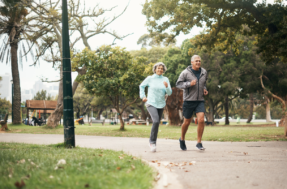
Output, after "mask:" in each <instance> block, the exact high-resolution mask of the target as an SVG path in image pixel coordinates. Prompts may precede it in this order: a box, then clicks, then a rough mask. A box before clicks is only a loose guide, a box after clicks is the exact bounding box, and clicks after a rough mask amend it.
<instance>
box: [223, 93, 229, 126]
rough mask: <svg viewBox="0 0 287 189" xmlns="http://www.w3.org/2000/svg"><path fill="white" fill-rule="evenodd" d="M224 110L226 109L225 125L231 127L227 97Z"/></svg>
mask: <svg viewBox="0 0 287 189" xmlns="http://www.w3.org/2000/svg"><path fill="white" fill-rule="evenodd" d="M224 109H225V125H229V119H228V118H229V112H228V111H229V110H228V96H226V97H225V102H224Z"/></svg>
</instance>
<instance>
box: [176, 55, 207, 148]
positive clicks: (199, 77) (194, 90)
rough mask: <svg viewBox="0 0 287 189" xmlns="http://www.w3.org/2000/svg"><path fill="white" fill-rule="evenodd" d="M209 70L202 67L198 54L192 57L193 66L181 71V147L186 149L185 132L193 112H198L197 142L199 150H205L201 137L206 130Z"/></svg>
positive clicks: (178, 86) (179, 85)
mask: <svg viewBox="0 0 287 189" xmlns="http://www.w3.org/2000/svg"><path fill="white" fill-rule="evenodd" d="M206 80H207V71H206V70H205V69H204V68H201V58H200V56H198V55H193V56H192V57H191V66H188V67H187V68H186V69H185V70H184V71H182V72H181V74H180V76H179V78H178V80H177V82H176V87H177V88H180V89H184V92H183V117H184V121H183V124H182V126H181V137H180V138H179V143H180V148H181V149H182V150H186V145H185V134H186V132H187V130H188V127H189V124H190V122H191V119H192V115H193V112H195V113H196V117H197V121H198V126H197V144H196V147H197V148H198V149H199V150H204V149H205V148H204V147H203V146H202V143H201V138H202V135H203V131H204V112H205V108H204V97H203V95H207V94H208V91H207V89H206Z"/></svg>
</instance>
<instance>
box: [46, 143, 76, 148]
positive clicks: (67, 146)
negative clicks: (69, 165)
mask: <svg viewBox="0 0 287 189" xmlns="http://www.w3.org/2000/svg"><path fill="white" fill-rule="evenodd" d="M48 147H52V148H75V147H73V146H71V145H67V144H66V143H65V142H62V143H58V144H50V145H48Z"/></svg>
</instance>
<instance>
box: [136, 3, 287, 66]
mask: <svg viewBox="0 0 287 189" xmlns="http://www.w3.org/2000/svg"><path fill="white" fill-rule="evenodd" d="M286 9H287V8H286V6H284V5H283V3H280V2H277V3H274V4H268V5H266V4H265V2H264V1H263V2H262V1H259V0H246V1H242V0H234V1H227V0H224V1H222V0H182V1H179V0H151V1H146V3H145V4H144V8H143V11H142V13H143V14H144V15H146V17H147V23H146V24H147V26H148V30H149V32H150V34H151V35H152V34H154V35H155V36H154V37H155V38H157V40H158V41H162V40H165V41H167V42H168V41H171V39H173V38H174V37H175V36H177V35H179V34H180V33H181V32H182V33H184V34H187V33H189V32H190V30H191V29H192V28H193V27H194V26H198V27H203V26H204V25H205V26H206V31H205V32H204V33H202V35H201V36H200V38H201V43H200V44H201V46H202V45H206V47H207V48H208V49H213V48H215V47H217V46H221V50H222V51H224V50H227V49H228V48H229V46H230V44H232V43H234V39H235V35H236V32H238V31H240V30H242V29H244V26H245V25H246V26H248V28H249V29H244V34H245V35H257V41H258V42H257V43H256V44H257V47H258V51H257V52H258V53H261V54H262V56H263V57H264V59H265V60H266V61H267V62H271V61H272V60H274V59H276V58H277V57H282V60H283V61H284V62H286V61H287V60H286V58H287V49H286V44H287V37H286V36H287V30H286V16H287V11H286ZM166 31H170V32H171V35H169V36H165V35H164V33H165V32H166ZM235 43H236V42H235ZM234 50H236V45H235V48H234Z"/></svg>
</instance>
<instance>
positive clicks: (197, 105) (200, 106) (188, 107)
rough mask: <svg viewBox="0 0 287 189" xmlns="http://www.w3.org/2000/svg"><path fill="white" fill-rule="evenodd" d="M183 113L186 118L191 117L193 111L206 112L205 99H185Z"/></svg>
mask: <svg viewBox="0 0 287 189" xmlns="http://www.w3.org/2000/svg"><path fill="white" fill-rule="evenodd" d="M182 110H183V112H182V114H183V117H184V118H185V119H190V118H191V117H192V114H193V112H195V113H198V112H205V108H204V101H184V102H183V106H182Z"/></svg>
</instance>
